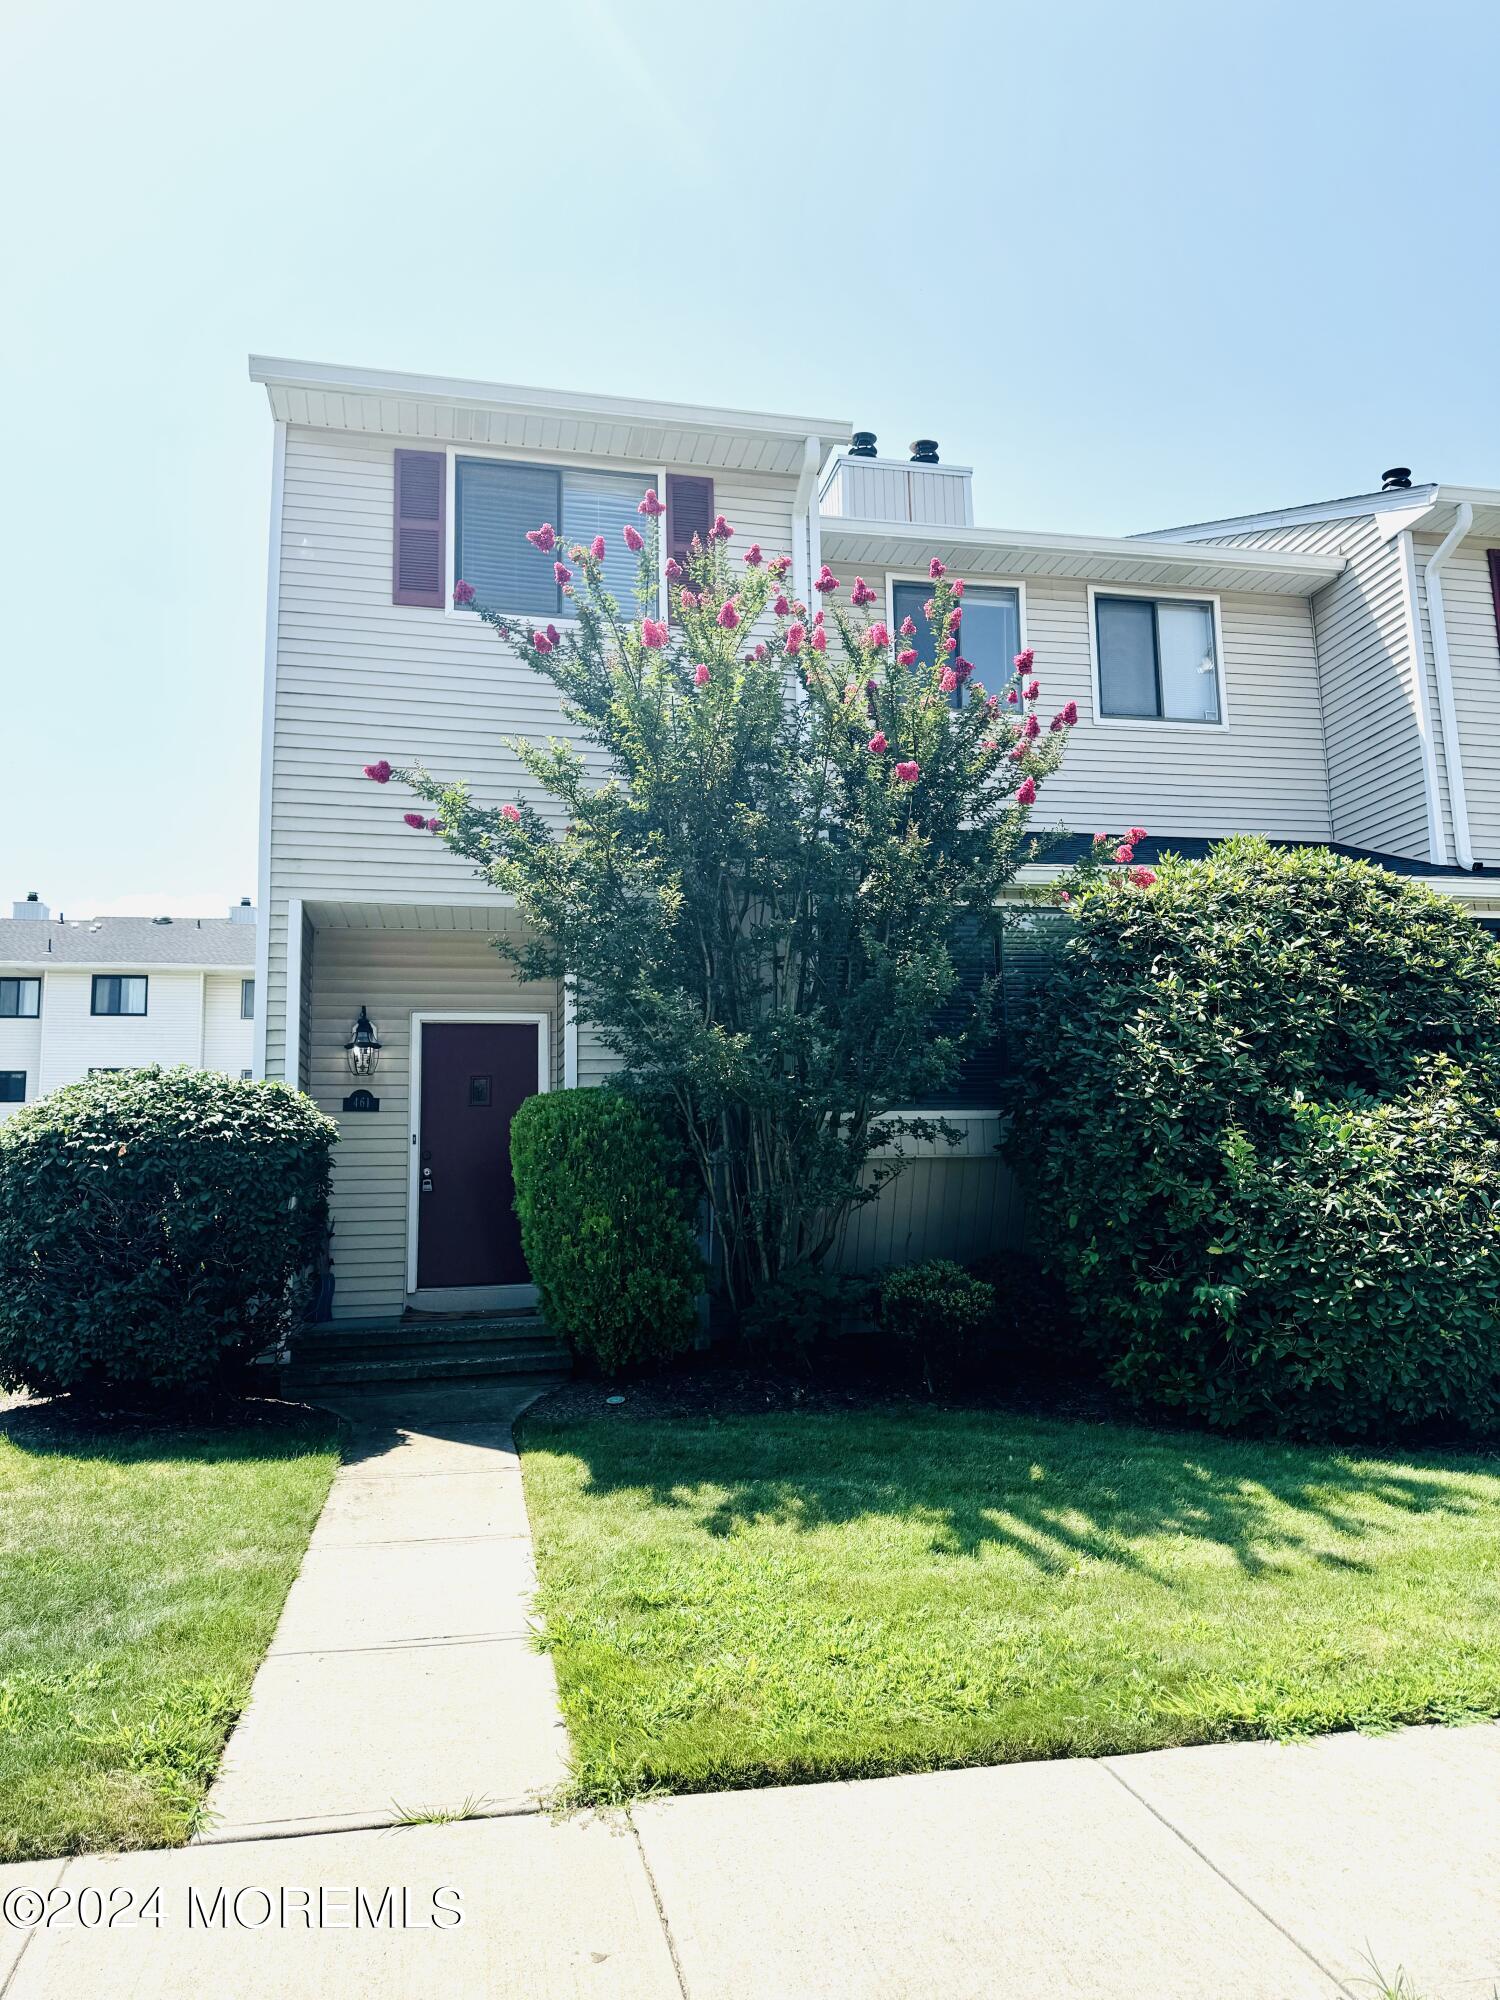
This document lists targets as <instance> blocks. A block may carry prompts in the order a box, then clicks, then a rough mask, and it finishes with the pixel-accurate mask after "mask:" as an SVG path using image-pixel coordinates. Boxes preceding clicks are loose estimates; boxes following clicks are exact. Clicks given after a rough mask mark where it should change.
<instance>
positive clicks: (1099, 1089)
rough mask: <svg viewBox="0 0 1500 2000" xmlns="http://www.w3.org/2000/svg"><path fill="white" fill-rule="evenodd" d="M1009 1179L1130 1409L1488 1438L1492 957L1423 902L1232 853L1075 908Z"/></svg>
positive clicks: (1331, 858) (1497, 960) (1462, 918)
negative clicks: (1466, 1432)
mask: <svg viewBox="0 0 1500 2000" xmlns="http://www.w3.org/2000/svg"><path fill="white" fill-rule="evenodd" d="M1073 909H1074V921H1073V923H1072V924H1071V925H1070V927H1069V929H1070V936H1069V938H1068V941H1067V943H1066V945H1065V946H1064V947H1063V949H1062V950H1061V952H1060V953H1059V955H1058V960H1057V963H1056V965H1055V967H1054V968H1053V970H1052V972H1051V976H1050V977H1049V978H1048V980H1047V981H1046V983H1045V985H1044V986H1042V987H1041V988H1040V989H1039V991H1038V994H1037V996H1036V1000H1035V1003H1034V1013H1033V1017H1032V1019H1031V1021H1030V1022H1029V1024H1028V1028H1027V1033H1026V1035H1025V1038H1024V1039H1025V1045H1026V1047H1027V1048H1029V1049H1030V1051H1031V1056H1030V1059H1029V1061H1028V1062H1026V1063H1025V1065H1024V1066H1023V1069H1022V1073H1021V1075H1020V1077H1019V1078H1018V1080H1017V1085H1016V1091H1015V1096H1014V1098H1013V1104H1012V1108H1013V1110H1014V1111H1015V1113H1016V1116H1015V1119H1014V1123H1013V1127H1012V1136H1011V1139H1010V1141H1009V1147H1008V1150H1009V1154H1010V1157H1011V1159H1012V1161H1013V1162H1014V1164H1015V1166H1016V1167H1017V1170H1018V1171H1019V1172H1020V1174H1021V1176H1022V1178H1023V1180H1024V1181H1025V1183H1026V1189H1027V1202H1028V1222H1029V1229H1030V1234H1031V1236H1032V1238H1033V1240H1034V1241H1036V1242H1037V1243H1039V1244H1040V1245H1042V1246H1043V1247H1044V1254H1045V1255H1046V1256H1047V1258H1048V1261H1049V1265H1050V1268H1051V1269H1052V1270H1053V1271H1055V1272H1056V1273H1057V1275H1058V1276H1059V1277H1060V1278H1061V1279H1062V1281H1063V1282H1064V1284H1065V1286H1066V1288H1067V1291H1068V1293H1069V1296H1070V1299H1071V1302H1072V1306H1073V1310H1074V1313H1075V1316H1076V1318H1077V1322H1078V1326H1079V1329H1080V1333H1081V1335H1082V1337H1083V1338H1084V1340H1086V1341H1087V1342H1088V1344H1089V1345H1090V1347H1091V1348H1092V1349H1094V1351H1095V1352H1096V1353H1097V1355H1098V1356H1099V1358H1100V1360H1101V1361H1102V1364H1103V1366H1104V1369H1105V1372H1106V1374H1107V1375H1108V1377H1109V1378H1110V1379H1111V1380H1112V1381H1113V1382H1114V1383H1116V1384H1117V1385H1119V1386H1120V1387H1123V1388H1125V1389H1127V1390H1128V1391H1129V1393H1130V1394H1131V1395H1132V1396H1133V1398H1134V1399H1135V1400H1136V1401H1137V1402H1138V1403H1139V1404H1141V1405H1142V1406H1145V1407H1156V1408H1165V1409H1169V1410H1173V1411H1178V1412H1181V1413H1183V1414H1186V1415H1190V1416H1193V1417H1197V1418H1200V1419H1206V1420H1207V1421H1209V1422H1211V1423H1213V1424H1216V1425H1220V1426H1223V1427H1225V1428H1234V1427H1237V1426H1242V1425H1253V1426H1256V1427H1258V1428H1262V1429H1273V1430H1280V1431H1283V1432H1285V1433H1287V1434H1289V1435H1312V1434H1318V1433H1331V1432H1337V1431H1348V1432H1354V1433H1363V1434H1368V1433H1370V1432H1372V1431H1379V1430H1390V1431H1396V1430H1401V1429H1409V1428H1413V1427H1417V1426H1422V1425H1433V1424H1441V1425H1453V1424H1461V1425H1464V1426H1466V1427H1470V1428H1484V1427H1487V1426H1488V1425H1489V1424H1491V1423H1492V1422H1493V1421H1494V1420H1495V1417H1496V1414H1497V1412H1500V1400H1497V1398H1500V1385H1497V1380H1496V1377H1497V1369H1500V1319H1497V1318H1496V1304H1497V1301H1496V1296H1495V1285H1494V1283H1493V1282H1492V1280H1491V1278H1490V1272H1491V1270H1492V1269H1493V1268H1494V1267H1495V1266H1496V1264H1497V1262H1500V1240H1497V1237H1496V1233H1495V1220H1494V1212H1493V1206H1492V1204H1493V1201H1494V1197H1495V1190H1496V1188H1497V1186H1500V1182H1497V1180H1496V1178H1495V1170H1496V1158H1495V1153H1494V1143H1495V1139H1496V1137H1497V1127H1496V1123H1495V1115H1496V1109H1497V1107H1500V956H1497V954H1496V951H1495V947H1494V945H1493V943H1492V942H1491V940H1490V939H1489V937H1487V936H1486V934H1485V933H1484V932H1483V931H1481V930H1480V929H1479V927H1478V925H1477V924H1475V923H1474V922H1473V920H1472V919H1471V918H1470V917H1468V916H1467V915H1465V913H1464V912H1463V910H1462V909H1461V908H1459V907H1458V906H1457V905H1455V904H1454V903H1453V902H1451V901H1450V900H1449V899H1447V898H1445V897H1442V896H1439V895H1437V894H1435V893H1434V892H1433V891H1432V890H1430V889H1428V888H1426V887H1425V886H1424V885H1422V884H1420V883H1417V882H1413V881H1411V880H1409V879H1404V878H1402V877H1399V876H1396V875H1393V874H1390V873H1389V872H1387V871H1386V870H1384V869H1381V868H1379V867H1376V866H1374V865H1372V864H1370V863H1366V862H1351V861H1348V860H1346V859H1343V858H1341V857H1339V856H1336V855H1332V854H1329V853H1328V852H1327V851H1326V850H1323V849H1291V850H1285V849H1283V850H1277V849H1272V848H1271V847H1270V846H1268V845H1267V844H1266V843H1265V842H1264V841H1258V840H1235V841H1227V842H1225V843H1224V844H1223V845H1221V846H1220V847H1218V848H1217V849H1216V850H1215V851H1214V853H1213V854H1212V855H1211V856H1210V857H1209V859H1208V860H1206V861H1201V862H1179V861H1168V862H1166V863H1164V864H1163V866H1162V868H1161V870H1160V873H1159V876H1158V879H1157V881H1156V884H1155V886H1154V887H1153V888H1150V889H1148V890H1147V891H1145V892H1144V893H1140V892H1128V893H1127V892H1125V891H1122V890H1121V889H1120V888H1119V887H1118V886H1117V885H1115V884H1111V883H1105V884H1101V885H1098V886H1095V887H1091V888H1088V889H1086V890H1085V891H1084V892H1083V893H1082V894H1081V895H1080V896H1078V897H1077V898H1076V900H1075V903H1074V905H1073Z"/></svg>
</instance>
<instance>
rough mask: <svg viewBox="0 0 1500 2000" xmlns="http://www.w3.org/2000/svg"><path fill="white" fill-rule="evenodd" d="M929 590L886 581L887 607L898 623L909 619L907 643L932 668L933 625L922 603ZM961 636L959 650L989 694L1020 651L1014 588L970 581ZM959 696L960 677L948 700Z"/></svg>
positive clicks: (1009, 670) (956, 702) (1017, 599)
mask: <svg viewBox="0 0 1500 2000" xmlns="http://www.w3.org/2000/svg"><path fill="white" fill-rule="evenodd" d="M931 595H932V585H931V584H930V583H897V584H893V585H892V586H891V609H892V611H893V612H894V613H895V617H896V623H897V625H898V626H899V625H900V623H901V621H902V620H903V619H905V618H910V620H911V622H912V623H913V625H915V626H916V628H917V636H916V638H915V639H912V640H909V641H907V642H906V643H908V644H910V645H911V646H912V647H913V648H914V649H915V651H916V655H917V658H918V659H919V660H920V661H921V663H922V666H923V667H924V668H925V669H926V670H927V671H928V672H931V670H932V662H933V636H932V625H931V623H930V621H929V620H928V618H927V615H926V613H925V612H924V611H923V609H922V606H923V605H924V604H925V603H926V602H927V600H928V598H929V597H931ZM963 608H964V615H963V627H962V636H961V637H960V639H959V642H958V650H959V652H960V653H961V654H962V656H963V657H964V659H966V660H968V661H970V662H971V663H972V664H973V668H974V678H975V680H977V681H978V682H979V684H980V686H981V687H985V688H988V689H989V690H990V692H991V693H993V692H994V691H995V689H996V688H998V687H1001V686H1003V685H1004V683H1005V682H1006V681H1008V680H1009V679H1010V676H1011V674H1012V672H1013V671H1014V668H1015V659H1016V655H1017V653H1019V652H1020V650H1021V596H1020V592H1019V591H1015V590H1003V589H999V588H996V587H995V586H993V585H984V584H970V585H969V586H968V588H967V589H966V590H965V592H964V600H963ZM963 697H964V684H963V683H962V682H961V683H960V684H959V686H958V687H956V688H955V689H954V691H953V696H952V700H953V705H954V707H955V708H957V707H958V705H959V703H960V702H961V701H962V700H963Z"/></svg>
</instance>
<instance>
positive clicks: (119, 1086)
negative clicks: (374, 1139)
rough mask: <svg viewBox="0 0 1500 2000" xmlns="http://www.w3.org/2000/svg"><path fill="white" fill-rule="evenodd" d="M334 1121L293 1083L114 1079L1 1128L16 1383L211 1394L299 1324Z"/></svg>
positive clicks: (5, 1324)
mask: <svg viewBox="0 0 1500 2000" xmlns="http://www.w3.org/2000/svg"><path fill="white" fill-rule="evenodd" d="M336 1137H337V1128H336V1127H335V1125H334V1123H333V1120H332V1119H330V1118H325V1117H324V1115H323V1114H322V1113H321V1112H320V1111H319V1110H318V1109H317V1108H316V1106H315V1105H313V1104H312V1103H311V1102H310V1101H309V1099H307V1098H305V1097H302V1096H300V1095H299V1094H298V1093H297V1092H296V1091H294V1090H290V1089H288V1088H287V1087H286V1085H284V1084H276V1083H250V1082H241V1081H239V1080H237V1079H234V1078H231V1077H226V1076H220V1075H217V1074H215V1073H213V1072H210V1071H207V1070H191V1069H170V1070H163V1069H154V1068H150V1069H136V1070H119V1071H114V1072H101V1073H99V1074H97V1075H94V1076H91V1077H89V1078H87V1079H86V1080H85V1081H83V1082H81V1083H73V1084H68V1085H66V1086H65V1087H64V1088H63V1089H61V1090H56V1091H53V1092H52V1094H51V1095H50V1096H49V1097H44V1098H41V1099H39V1100H38V1101H37V1102H36V1103H35V1104H31V1105H28V1106H27V1107H26V1109H25V1110H24V1111H19V1112H17V1113H16V1114H15V1115H14V1116H13V1117H11V1118H9V1119H7V1120H6V1121H5V1123H4V1124H0V1383H3V1384H4V1385H5V1386H6V1387H8V1388H12V1389H18V1388H27V1389H31V1390H34V1391H36V1392H37V1393H39V1394H45V1395H55V1394H58V1393H61V1392H65V1391H74V1392H81V1393H84V1394H92V1395H100V1394H106V1393H110V1394H112V1393H115V1392H119V1391H126V1392H130V1393H137V1394H140V1393H147V1394H150V1393H154V1394H158V1395H172V1394H195V1393H201V1392H203V1391H207V1390H212V1389H217V1388H222V1387H225V1386H227V1385H228V1384H229V1383H230V1382H231V1381H232V1380H233V1378H234V1376H235V1375H236V1373H237V1371H238V1369H239V1367H240V1366H241V1365H242V1364H243V1363H244V1362H245V1361H246V1360H247V1359H248V1358H249V1357H250V1356H251V1355H253V1354H256V1353H258V1352H259V1351H260V1350H261V1349H263V1348H265V1347H267V1346H269V1345H271V1344H272V1343H273V1342H274V1341H275V1340H277V1339H278V1338H279V1337H280V1335H281V1334H282V1333H284V1332H285V1331H287V1330H288V1329H289V1328H290V1327H292V1326H293V1325H294V1324H296V1322H297V1320H298V1319H299V1318H300V1317H301V1315H302V1313H303V1311H304V1310H305V1308H306V1305H307V1302H308V1297H309V1293H310V1289H311V1286H312V1284H313V1282H314V1274H315V1272H316V1268H317V1263H318V1259H319V1257H320V1255H321V1253H322V1250H323V1247H324V1243H325V1240H326V1235H327V1228H328V1180H329V1158H330V1152H331V1149H332V1146H333V1143H334V1140H335V1138H336Z"/></svg>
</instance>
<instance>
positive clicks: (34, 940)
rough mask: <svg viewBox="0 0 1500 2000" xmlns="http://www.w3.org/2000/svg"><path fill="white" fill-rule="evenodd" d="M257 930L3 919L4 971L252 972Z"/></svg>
mask: <svg viewBox="0 0 1500 2000" xmlns="http://www.w3.org/2000/svg"><path fill="white" fill-rule="evenodd" d="M254 964H255V926H254V924H242V923H234V922H231V921H230V919H229V918H228V917H172V918H170V919H168V920H167V921H166V922H165V923H162V922H160V921H158V920H157V919H156V918H155V917H92V918H87V919H85V920H84V921H83V922H81V923H65V924H59V923H56V922H54V921H53V920H52V919H51V918H50V917H49V918H45V919H43V918H40V917H0V965H208V966H212V965H222V966H224V967H225V968H226V969H233V968H234V967H236V966H238V967H240V968H242V969H243V970H244V971H246V972H249V971H250V970H251V969H252V968H253V967H254Z"/></svg>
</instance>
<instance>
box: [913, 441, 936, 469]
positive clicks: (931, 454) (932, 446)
mask: <svg viewBox="0 0 1500 2000" xmlns="http://www.w3.org/2000/svg"><path fill="white" fill-rule="evenodd" d="M937 444H938V441H937V439H936V438H913V439H912V441H911V462H912V464H913V465H936V464H937V462H938V455H937Z"/></svg>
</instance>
